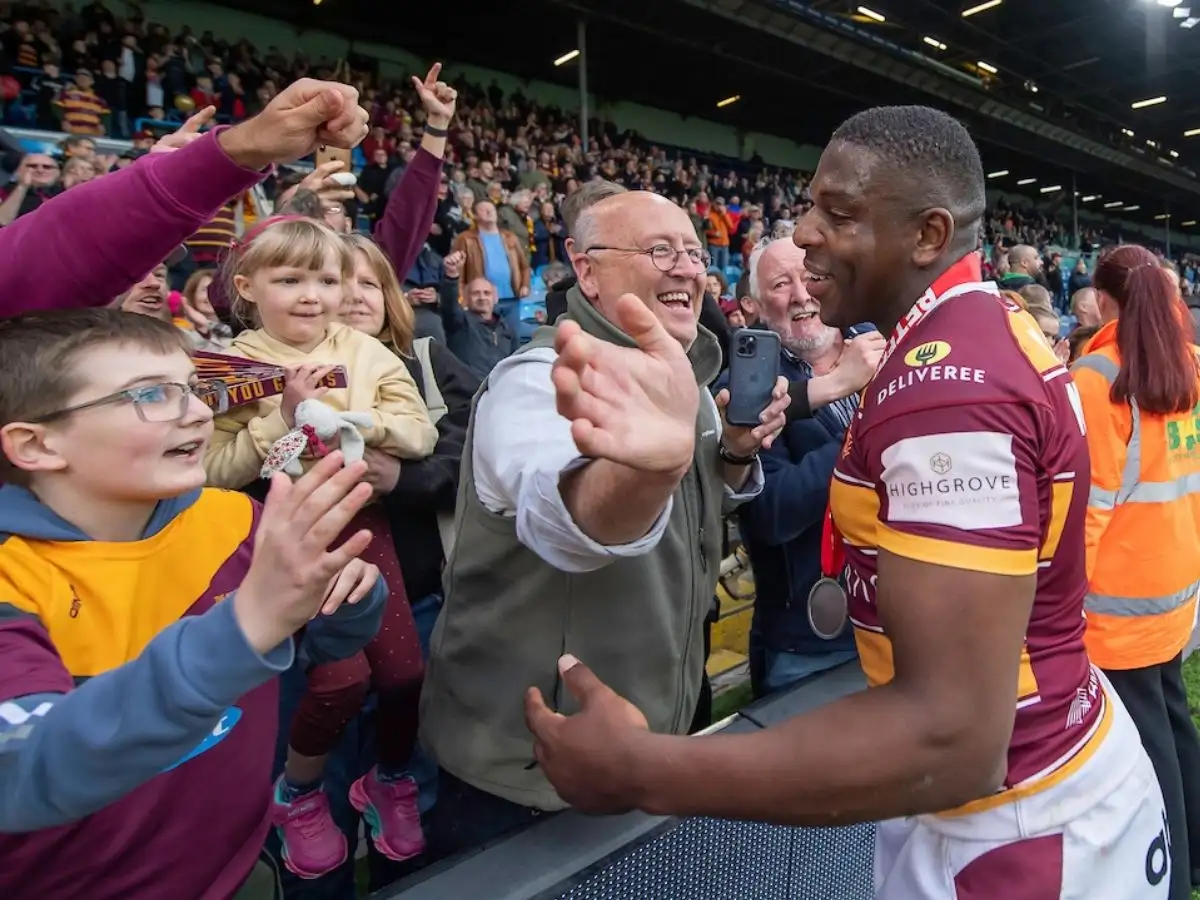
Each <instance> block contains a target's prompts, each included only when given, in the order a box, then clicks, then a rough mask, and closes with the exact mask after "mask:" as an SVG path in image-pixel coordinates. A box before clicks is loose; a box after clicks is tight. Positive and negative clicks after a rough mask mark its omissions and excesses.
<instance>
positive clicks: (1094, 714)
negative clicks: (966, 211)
mask: <svg viewBox="0 0 1200 900" xmlns="http://www.w3.org/2000/svg"><path fill="white" fill-rule="evenodd" d="M1089 477H1090V474H1089V467H1088V448H1087V441H1086V438H1085V437H1084V425H1083V414H1082V409H1081V406H1080V402H1079V395H1078V392H1077V391H1076V389H1075V385H1074V384H1073V383H1072V381H1071V377H1070V375H1069V373H1068V372H1067V370H1066V369H1065V368H1064V367H1063V366H1062V364H1061V363H1059V361H1058V359H1057V358H1056V357H1055V356H1054V354H1053V352H1051V350H1050V348H1049V347H1048V346H1046V342H1045V340H1044V339H1043V337H1042V334H1041V331H1040V329H1039V328H1038V327H1037V325H1036V323H1035V322H1034V321H1033V319H1032V318H1030V316H1029V315H1028V314H1027V313H1025V312H1024V311H1022V310H1021V309H1020V308H1018V307H1017V306H1015V305H1014V304H1012V303H1009V302H1008V301H1006V300H1005V299H1004V298H1003V297H1002V296H1001V295H1000V293H999V291H998V290H997V288H996V286H995V285H994V284H992V283H990V282H988V283H983V282H981V281H980V273H979V264H978V261H977V259H976V258H975V257H974V256H972V257H969V258H967V259H965V260H963V261H962V262H960V263H959V264H956V266H954V267H953V268H952V269H951V270H950V271H949V272H947V273H946V275H944V276H943V277H942V278H941V279H939V281H938V282H937V283H935V284H934V285H933V287H931V288H930V289H929V290H928V291H927V292H926V293H925V294H924V296H922V297H921V298H920V299H919V300H918V301H917V303H916V304H915V305H914V306H913V308H912V309H911V310H910V311H909V313H908V314H907V315H906V316H905V317H904V319H902V320H901V322H900V323H899V324H898V325H897V327H896V330H895V333H894V334H893V335H892V337H891V340H890V341H889V343H888V346H887V348H886V350H885V353H884V357H883V360H882V362H881V363H880V366H879V369H878V372H877V374H876V376H875V379H874V380H873V381H872V382H871V384H869V385H868V386H867V388H866V391H865V393H864V396H863V398H862V402H861V403H860V404H859V408H858V411H857V413H856V415H855V419H854V421H853V422H852V423H851V427H850V429H849V430H848V432H847V435H846V441H845V444H844V446H843V449H842V454H841V458H840V460H839V461H838V463H837V466H836V468H835V470H834V477H833V483H832V487H831V490H830V505H831V511H832V516H833V522H834V524H835V526H836V533H837V534H838V535H840V540H841V542H842V544H843V546H844V551H845V579H846V586H847V592H848V594H849V608H850V615H851V619H852V622H853V624H854V630H855V639H856V642H857V644H858V649H859V654H860V656H861V659H862V665H863V669H864V671H865V672H866V675H867V679H868V681H869V683H870V684H871V685H872V686H878V685H881V684H886V683H887V682H889V681H891V679H892V677H893V675H894V668H893V657H892V646H891V642H890V641H889V639H888V636H887V634H886V633H885V632H884V630H883V628H882V627H881V625H880V621H879V616H878V612H877V609H876V606H875V587H876V563H877V555H878V552H879V550H880V549H881V548H882V549H884V550H887V551H888V552H890V553H894V554H897V555H899V556H903V557H906V558H908V559H915V560H920V561H921V562H928V563H934V564H936V565H940V566H951V567H954V568H962V569H971V570H973V571H980V572H993V573H996V574H1001V575H1033V574H1035V573H1036V575H1037V594H1036V597H1035V600H1034V604H1033V610H1032V614H1031V616H1030V620H1029V626H1028V629H1027V631H1026V638H1025V645H1024V647H1023V648H1022V651H1021V660H1020V676H1019V680H1018V685H1017V692H1016V696H1014V698H1013V702H1014V704H1015V707H1016V719H1015V725H1014V728H1013V735H1012V739H1011V742H1010V744H1009V752H1008V774H1007V777H1006V779H1005V782H1004V786H1003V788H1002V789H1001V791H1000V793H999V794H998V795H997V796H996V797H987V798H984V799H982V800H977V801H975V802H974V803H971V804H968V805H967V806H966V807H963V808H961V809H960V810H958V811H956V812H976V811H979V810H982V809H987V808H991V807H994V806H996V805H999V804H1001V803H1005V802H1008V801H1009V800H1014V799H1017V798H1018V797H1020V796H1025V795H1028V794H1031V793H1034V792H1037V791H1040V790H1042V789H1044V788H1046V787H1049V786H1051V785H1052V784H1055V783H1058V782H1059V781H1061V780H1062V779H1064V778H1065V777H1067V775H1069V774H1070V773H1071V772H1074V771H1075V770H1076V769H1077V768H1078V767H1079V766H1081V765H1082V764H1083V762H1084V760H1086V759H1087V758H1088V757H1089V756H1090V755H1091V753H1092V751H1094V749H1095V747H1096V746H1098V745H1099V743H1100V741H1101V739H1102V738H1103V735H1104V733H1105V732H1106V731H1107V729H1108V726H1109V724H1110V719H1111V711H1110V709H1109V707H1108V704H1107V702H1106V700H1105V697H1104V692H1103V690H1102V689H1101V687H1100V685H1099V683H1098V679H1097V677H1096V675H1095V673H1094V672H1093V670H1092V667H1091V664H1090V663H1089V661H1088V656H1087V653H1086V651H1085V650H1084V645H1083V632H1084V618H1083V598H1084V594H1085V592H1086V590H1087V577H1086V573H1085V561H1084V542H1083V529H1084V516H1085V513H1086V508H1087V498H1088V488H1089ZM962 602H964V603H968V602H970V598H962ZM945 639H946V640H948V641H950V640H954V635H953V634H948V635H946V636H945Z"/></svg>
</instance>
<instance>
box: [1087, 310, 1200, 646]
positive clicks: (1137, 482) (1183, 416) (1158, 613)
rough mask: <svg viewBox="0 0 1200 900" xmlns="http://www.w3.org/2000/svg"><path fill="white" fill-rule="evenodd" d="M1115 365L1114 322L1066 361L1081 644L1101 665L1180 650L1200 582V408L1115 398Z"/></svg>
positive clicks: (1190, 623) (1193, 614)
mask: <svg viewBox="0 0 1200 900" xmlns="http://www.w3.org/2000/svg"><path fill="white" fill-rule="evenodd" d="M1120 366H1121V358H1120V355H1119V353H1118V351H1117V323H1116V322H1115V321H1114V322H1109V323H1108V324H1107V325H1105V326H1104V327H1103V328H1101V329H1100V331H1099V332H1097V334H1096V336H1095V337H1094V338H1093V339H1092V341H1091V343H1090V344H1089V345H1088V347H1087V352H1086V354H1085V355H1084V356H1082V357H1080V358H1079V359H1078V360H1077V361H1076V362H1075V364H1074V365H1073V366H1072V367H1071V375H1072V376H1073V378H1074V380H1075V385H1076V387H1077V389H1078V392H1079V398H1080V403H1081V405H1082V407H1083V415H1084V421H1085V423H1086V426H1087V439H1088V450H1089V452H1090V454H1091V460H1092V464H1091V465H1092V479H1091V490H1090V492H1089V495H1088V508H1087V526H1086V530H1085V543H1086V551H1087V573H1088V593H1087V597H1086V600H1085V603H1084V610H1085V613H1086V616H1087V632H1086V634H1085V636H1084V643H1085V644H1086V645H1087V649H1088V655H1089V656H1090V657H1091V658H1092V661H1093V662H1094V663H1095V664H1096V665H1097V666H1099V667H1100V668H1101V669H1139V668H1144V667H1146V666H1153V665H1157V664H1159V663H1163V662H1166V661H1168V660H1170V659H1171V658H1173V657H1174V656H1175V655H1176V654H1177V653H1179V652H1180V651H1182V650H1183V649H1184V647H1185V646H1186V645H1187V642H1188V638H1189V637H1190V636H1191V633H1192V629H1193V627H1194V625H1195V622H1196V595H1197V591H1198V590H1200V406H1197V407H1196V409H1194V410H1189V411H1188V412H1185V413H1173V414H1171V415H1166V416H1163V415H1155V414H1151V413H1146V412H1143V411H1142V410H1141V409H1140V408H1139V407H1138V403H1137V399H1136V398H1132V399H1131V400H1130V402H1128V403H1113V402H1112V400H1111V399H1110V391H1111V389H1112V385H1113V382H1114V381H1115V380H1116V377H1117V373H1118V372H1119V370H1120Z"/></svg>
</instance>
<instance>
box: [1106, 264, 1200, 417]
mask: <svg viewBox="0 0 1200 900" xmlns="http://www.w3.org/2000/svg"><path fill="white" fill-rule="evenodd" d="M1094 284H1095V287H1096V290H1098V291H1103V292H1104V293H1105V294H1107V295H1108V296H1109V297H1110V298H1111V299H1112V300H1113V301H1114V302H1115V303H1116V304H1117V309H1118V310H1119V315H1118V318H1117V350H1118V351H1119V352H1120V354H1121V371H1120V372H1119V373H1118V374H1117V379H1116V381H1114V382H1113V386H1112V391H1111V394H1110V396H1111V398H1112V401H1113V402H1114V403H1127V402H1129V399H1130V398H1131V397H1132V398H1136V399H1137V402H1138V406H1139V407H1141V409H1143V410H1145V411H1146V412H1149V413H1155V414H1158V415H1167V414H1169V413H1181V412H1187V411H1189V410H1191V409H1194V408H1195V406H1196V403H1197V400H1200V390H1198V389H1197V381H1198V380H1200V366H1198V365H1197V360H1196V354H1195V350H1194V349H1193V347H1192V342H1191V328H1190V325H1191V322H1190V317H1187V316H1185V315H1184V312H1185V310H1184V309H1183V301H1182V300H1181V299H1180V297H1179V282H1178V280H1177V279H1176V278H1174V277H1173V276H1172V275H1171V273H1170V272H1168V271H1167V270H1166V269H1164V268H1163V267H1162V264H1161V262H1160V261H1159V260H1158V258H1157V257H1155V256H1154V254H1153V253H1151V252H1150V251H1149V250H1147V249H1146V248H1144V247H1139V246H1137V245H1136V244H1122V245H1120V246H1117V247H1113V248H1112V249H1110V250H1107V251H1105V252H1104V253H1102V254H1101V255H1100V261H1099V262H1098V263H1097V265H1096V275H1095V279H1094ZM1185 322H1186V323H1187V325H1188V326H1189V327H1188V328H1186V329H1185V327H1184V324H1185Z"/></svg>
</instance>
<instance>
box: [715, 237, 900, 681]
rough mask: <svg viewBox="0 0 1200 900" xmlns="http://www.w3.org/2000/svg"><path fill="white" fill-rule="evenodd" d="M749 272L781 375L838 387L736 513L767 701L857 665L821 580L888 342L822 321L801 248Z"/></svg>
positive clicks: (789, 247)
mask: <svg viewBox="0 0 1200 900" xmlns="http://www.w3.org/2000/svg"><path fill="white" fill-rule="evenodd" d="M747 269H748V274H749V281H750V285H749V292H750V298H751V299H750V302H751V304H752V305H753V308H754V313H755V316H756V317H757V320H758V326H759V327H760V328H766V329H769V330H770V331H773V332H775V334H777V335H779V339H780V343H781V344H782V349H781V351H780V360H779V372H780V374H781V375H783V376H784V377H785V378H787V379H788V380H789V381H791V382H792V383H793V384H797V385H799V386H800V388H801V390H804V391H806V389H807V388H808V382H809V381H810V380H812V379H815V378H820V377H826V378H828V379H830V380H832V381H833V382H834V383H835V384H836V385H837V390H836V391H835V392H834V393H835V395H836V399H834V400H833V402H831V403H830V404H829V405H827V406H824V407H821V408H818V409H817V410H816V411H814V412H813V413H812V417H811V418H802V419H797V420H795V421H793V422H790V423H789V424H788V426H787V428H785V429H784V431H783V433H782V434H781V435H780V436H779V439H778V440H776V441H775V443H774V444H773V445H772V447H771V449H770V450H769V451H767V452H765V453H763V454H762V464H763V478H764V481H765V484H764V487H763V492H762V493H761V494H760V495H759V496H758V497H756V498H754V500H752V501H751V502H749V503H747V504H746V505H745V506H743V507H742V509H741V510H740V512H739V516H740V519H741V523H742V535H743V536H744V537H745V539H746V544H747V548H748V549H749V551H750V559H751V562H752V563H753V564H754V578H755V584H756V586H757V599H756V601H755V604H754V620H753V624H752V625H751V629H750V679H751V683H752V684H753V687H754V692H755V694H756V695H758V696H762V695H764V694H768V693H771V692H774V691H779V690H783V689H785V688H787V687H789V686H791V685H792V684H794V683H795V682H797V681H799V680H800V679H802V678H806V677H808V676H810V675H813V674H815V673H817V672H821V671H824V670H826V669H830V668H833V667H834V666H838V665H841V664H842V663H845V662H848V661H850V660H851V659H853V658H854V657H855V650H854V635H853V634H852V633H851V629H850V628H849V627H847V620H846V615H845V610H846V605H845V594H844V592H843V591H842V588H841V586H840V585H839V584H838V583H837V582H836V581H833V580H830V579H825V578H822V571H821V533H822V526H823V524H824V521H825V508H826V506H827V505H828V503H829V481H830V479H831V478H832V477H833V467H834V463H835V462H836V461H837V458H838V453H839V451H840V450H841V447H842V442H843V441H844V439H845V437H846V428H847V427H849V425H850V419H851V417H852V416H853V415H854V410H855V408H856V406H857V405H858V404H857V401H856V399H855V396H854V395H855V394H856V393H857V392H858V391H860V390H861V389H862V388H863V386H864V385H865V384H866V383H867V382H868V381H869V380H870V378H871V376H872V375H874V374H875V366H876V365H877V364H878V362H879V357H880V355H881V354H882V352H883V346H884V339H883V337H882V336H881V335H880V334H879V333H878V332H877V331H874V330H871V331H868V332H867V333H865V334H862V335H861V336H859V337H853V338H849V339H848V338H847V337H844V336H843V334H842V332H841V331H839V330H838V329H836V328H832V327H830V326H829V325H826V324H825V323H824V322H822V321H821V316H820V312H821V304H820V303H818V302H817V301H816V300H815V299H814V298H813V297H812V296H810V295H809V293H808V287H807V284H808V272H807V271H806V270H805V268H804V250H802V249H801V248H799V247H797V246H796V244H795V242H793V241H790V240H772V239H770V238H767V239H765V240H763V241H761V242H760V243H759V244H758V246H757V247H756V248H755V249H754V252H753V253H752V254H751V256H750V262H749V265H748V267H747ZM857 331H859V329H850V330H849V331H848V332H847V334H849V335H853V334H855V333H856V332H857ZM839 598H840V603H839Z"/></svg>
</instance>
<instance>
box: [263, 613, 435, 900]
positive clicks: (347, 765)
mask: <svg viewBox="0 0 1200 900" xmlns="http://www.w3.org/2000/svg"><path fill="white" fill-rule="evenodd" d="M441 608H442V595H441V594H440V593H437V594H430V595H429V596H428V597H422V598H421V599H419V600H417V601H416V602H414V603H413V604H412V612H413V619H414V620H415V621H416V624H417V637H418V638H419V639H420V641H421V648H422V650H424V652H425V655H426V659H428V656H429V636H430V634H431V633H432V632H433V624H434V622H436V621H437V614H438V611H439V610H440V609H441ZM307 684H308V679H307V677H306V675H305V673H304V670H303V668H302V667H300V666H292V668H291V669H289V670H288V671H287V672H285V673H284V674H283V676H282V677H281V678H280V679H279V695H280V709H279V721H280V723H281V725H283V724H284V723H287V722H290V721H291V720H292V716H293V715H294V714H295V712H296V707H297V705H298V704H299V703H300V698H301V697H302V696H303V695H304V690H305V687H306V686H307ZM374 712H375V705H374V701H373V699H371V698H368V700H367V704H366V707H365V708H364V709H363V712H362V714H361V715H360V716H359V717H358V718H357V719H355V720H354V721H353V722H351V723H350V724H349V725H348V726H347V727H346V730H345V732H344V733H343V734H342V739H341V741H340V742H339V743H338V745H337V747H335V748H334V750H333V752H332V753H331V754H329V759H328V761H327V762H326V763H325V778H324V785H325V793H326V794H327V795H328V797H329V808H330V812H331V813H332V815H333V820H334V821H335V822H336V823H337V825H338V827H339V828H341V829H342V832H343V833H344V834H345V835H346V841H347V843H348V844H349V846H350V853H349V858H348V859H347V860H346V862H344V863H343V864H342V865H341V866H339V867H338V868H337V869H335V870H334V871H332V872H330V873H329V874H327V875H323V876H322V877H320V878H314V879H310V880H309V879H302V878H297V877H296V876H295V875H293V874H292V873H291V872H289V871H287V870H286V869H285V868H284V866H283V865H282V864H281V865H280V866H279V868H280V870H281V872H282V880H283V893H284V896H285V897H286V898H287V900H355V897H356V893H355V880H354V869H355V866H354V856H355V851H356V849H357V847H358V824H359V816H358V813H357V812H356V811H355V809H354V808H353V807H352V806H351V805H350V800H349V792H350V785H351V784H353V783H354V782H355V781H357V780H358V779H359V778H361V777H362V776H363V775H364V774H366V772H367V771H368V770H369V769H370V768H371V766H373V765H374V764H375V718H374ZM287 739H288V729H287V728H286V727H281V728H280V729H279V738H278V741H277V744H276V762H275V771H276V774H278V773H280V772H282V771H283V762H284V759H285V758H286V756H287ZM409 774H411V775H412V777H413V779H414V780H415V781H416V782H417V787H418V788H419V790H420V799H419V801H418V802H419V804H420V808H421V816H422V819H424V818H425V817H426V813H427V812H428V811H429V810H430V809H431V808H432V807H433V805H434V802H435V800H436V798H437V765H436V764H435V763H434V762H433V760H431V759H429V758H428V757H427V756H425V755H424V754H423V753H422V752H421V749H420V748H419V747H418V748H417V749H416V751H415V752H414V753H413V757H412V759H411V760H409ZM425 828H426V832H427V833H428V830H429V829H428V825H426V826H425ZM267 848H268V849H269V850H270V852H271V854H272V855H273V856H274V857H275V858H276V859H277V860H278V859H279V839H278V838H277V837H276V835H275V832H274V831H273V830H272V832H271V834H270V835H269V836H268V838H267ZM427 855H428V854H427ZM368 856H369V861H370V869H371V888H372V890H374V889H376V888H379V887H382V886H384V885H386V884H388V883H390V882H391V881H394V880H396V879H397V878H402V877H404V875H406V874H408V873H409V872H412V871H415V870H416V869H418V868H420V867H421V866H423V865H425V864H426V863H427V862H428V860H426V859H424V858H418V859H417V860H412V861H409V862H406V863H393V862H392V861H391V860H389V859H386V858H384V857H382V856H380V855H379V854H378V853H376V852H375V848H374V847H370V848H369V853H368Z"/></svg>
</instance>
